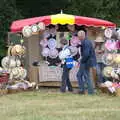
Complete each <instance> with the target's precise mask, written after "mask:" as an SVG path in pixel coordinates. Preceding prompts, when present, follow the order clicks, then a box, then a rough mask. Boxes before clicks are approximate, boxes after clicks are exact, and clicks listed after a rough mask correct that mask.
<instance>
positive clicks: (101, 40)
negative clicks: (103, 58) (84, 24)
mask: <svg viewBox="0 0 120 120" xmlns="http://www.w3.org/2000/svg"><path fill="white" fill-rule="evenodd" d="M95 42H104V39H103V38H102V37H101V36H98V37H96V39H95Z"/></svg>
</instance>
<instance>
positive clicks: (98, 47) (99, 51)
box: [95, 36, 105, 85]
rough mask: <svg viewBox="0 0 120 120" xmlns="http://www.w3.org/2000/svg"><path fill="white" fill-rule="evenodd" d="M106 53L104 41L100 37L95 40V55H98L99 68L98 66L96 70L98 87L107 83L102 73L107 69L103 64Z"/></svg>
mask: <svg viewBox="0 0 120 120" xmlns="http://www.w3.org/2000/svg"><path fill="white" fill-rule="evenodd" d="M104 52H105V49H104V40H103V38H102V37H101V36H98V37H97V38H96V40H95V53H96V58H97V66H96V68H97V69H96V70H97V77H98V81H97V83H98V85H99V84H100V83H103V82H105V78H104V76H103V74H102V71H103V69H104V67H105V64H104V63H103V62H102V56H103V54H104Z"/></svg>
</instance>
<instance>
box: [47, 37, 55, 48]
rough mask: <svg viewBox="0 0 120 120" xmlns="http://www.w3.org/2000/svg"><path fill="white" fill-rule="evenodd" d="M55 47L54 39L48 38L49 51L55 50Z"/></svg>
mask: <svg viewBox="0 0 120 120" xmlns="http://www.w3.org/2000/svg"><path fill="white" fill-rule="evenodd" d="M56 46H57V42H56V40H55V39H54V38H50V39H49V40H48V47H49V48H50V49H55V48H56Z"/></svg>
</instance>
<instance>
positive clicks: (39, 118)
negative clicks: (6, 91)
mask: <svg viewBox="0 0 120 120" xmlns="http://www.w3.org/2000/svg"><path fill="white" fill-rule="evenodd" d="M107 119H108V120H119V119H120V97H112V96H108V95H104V94H99V95H77V94H72V93H65V94H62V93H59V92H57V91H56V92H54V91H50V90H49V91H48V90H43V89H42V90H40V91H33V92H23V93H18V94H10V95H6V96H1V97H0V120H107Z"/></svg>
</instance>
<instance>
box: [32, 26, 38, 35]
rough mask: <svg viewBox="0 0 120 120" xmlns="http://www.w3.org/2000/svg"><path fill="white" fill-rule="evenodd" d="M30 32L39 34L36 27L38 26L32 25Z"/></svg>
mask: <svg viewBox="0 0 120 120" xmlns="http://www.w3.org/2000/svg"><path fill="white" fill-rule="evenodd" d="M31 30H32V32H33V33H37V32H39V27H38V25H37V24H34V25H32V26H31Z"/></svg>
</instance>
